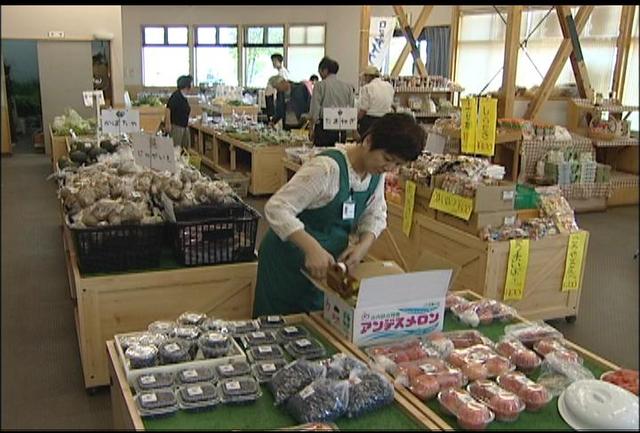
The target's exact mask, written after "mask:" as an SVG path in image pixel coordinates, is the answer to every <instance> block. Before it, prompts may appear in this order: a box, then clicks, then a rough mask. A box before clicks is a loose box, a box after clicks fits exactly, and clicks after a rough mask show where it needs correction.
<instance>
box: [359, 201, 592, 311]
mask: <svg viewBox="0 0 640 433" xmlns="http://www.w3.org/2000/svg"><path fill="white" fill-rule="evenodd" d="M388 209H389V210H388V218H387V225H388V230H389V232H390V234H391V236H392V237H393V239H394V241H395V243H396V244H397V246H398V247H399V250H400V251H401V254H402V255H403V259H404V262H405V263H406V264H407V266H406V269H407V270H408V271H410V272H411V271H419V270H421V269H419V268H418V266H417V264H418V261H419V258H420V254H421V252H422V251H428V252H429V253H432V254H435V255H437V256H439V257H442V258H444V259H446V260H448V261H450V262H453V263H455V264H457V265H458V266H460V268H461V270H460V272H459V275H458V277H457V278H456V281H455V284H454V287H453V290H472V291H474V292H476V293H478V294H479V295H481V296H484V297H487V298H493V299H498V300H502V298H503V294H504V285H505V276H506V269H507V260H508V257H509V242H485V241H482V240H481V239H480V238H479V237H477V236H473V235H471V234H469V233H465V232H463V231H461V230H458V229H456V228H454V227H451V226H449V225H447V224H443V223H441V222H439V221H436V220H435V219H433V218H430V217H428V216H426V215H423V214H421V213H419V212H418V213H414V219H413V226H412V229H411V232H410V235H409V237H407V236H406V235H405V234H404V233H403V232H402V207H400V206H397V205H394V204H392V203H389V204H388ZM568 240H569V236H568V235H557V236H552V237H548V238H545V239H541V240H538V241H533V240H532V241H530V245H529V248H530V250H529V267H528V272H527V279H526V283H525V289H524V297H523V299H522V300H520V301H516V302H514V301H509V302H507V303H508V304H509V305H512V306H513V307H515V308H516V309H517V310H518V311H519V312H520V313H521V314H522V315H523V316H525V317H527V318H529V319H532V320H548V319H555V318H563V317H572V316H576V315H577V314H578V305H579V301H580V295H581V291H582V290H581V287H582V276H581V278H580V285H579V286H580V288H579V289H578V290H575V291H570V292H562V290H561V287H562V278H563V276H564V266H565V258H566V252H567V245H568ZM587 247H588V237H587ZM587 249H588V248H585V257H583V267H582V274H583V275H584V268H585V266H586V252H587ZM392 251H393V248H392V246H391V245H389V242H388V239H385V238H383V237H381V238H380V239H379V240H378V241H376V242H375V243H374V245H373V247H372V248H371V250H370V254H371V255H372V256H373V257H375V258H377V259H379V260H394V256H393V255H392Z"/></svg>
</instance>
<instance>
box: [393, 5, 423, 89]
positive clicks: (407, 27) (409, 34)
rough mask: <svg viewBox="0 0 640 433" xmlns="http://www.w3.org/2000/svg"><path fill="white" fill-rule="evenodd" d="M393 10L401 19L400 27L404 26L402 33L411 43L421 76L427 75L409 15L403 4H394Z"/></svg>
mask: <svg viewBox="0 0 640 433" xmlns="http://www.w3.org/2000/svg"><path fill="white" fill-rule="evenodd" d="M393 10H394V12H395V13H396V16H397V17H398V20H399V21H400V27H401V28H402V33H404V37H405V39H406V40H407V42H408V43H409V44H410V45H411V54H412V55H413V61H414V62H415V63H416V65H418V73H419V74H420V76H421V77H426V76H427V75H428V74H427V68H425V67H424V63H422V59H420V53H419V52H418V47H417V45H416V41H415V39H414V38H413V32H412V31H411V26H410V25H409V22H408V21H407V16H406V15H405V13H404V8H403V7H402V6H395V5H394V6H393Z"/></svg>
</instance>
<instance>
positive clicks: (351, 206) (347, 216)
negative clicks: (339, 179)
mask: <svg viewBox="0 0 640 433" xmlns="http://www.w3.org/2000/svg"><path fill="white" fill-rule="evenodd" d="M355 217H356V203H355V202H354V201H353V188H351V190H350V191H349V199H348V200H347V201H345V202H344V203H342V219H343V220H352V219H354V218H355Z"/></svg>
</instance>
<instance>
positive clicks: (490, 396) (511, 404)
mask: <svg viewBox="0 0 640 433" xmlns="http://www.w3.org/2000/svg"><path fill="white" fill-rule="evenodd" d="M467 391H468V392H469V394H471V396H472V397H473V398H475V399H476V400H478V401H480V402H482V403H484V404H486V405H487V407H488V408H489V409H491V410H492V411H493V413H495V414H496V419H497V420H498V421H502V422H513V421H516V420H517V419H518V417H519V416H520V413H521V412H522V411H523V410H524V409H525V407H526V405H525V403H524V402H523V401H522V400H521V399H520V397H518V396H517V395H516V394H514V393H513V392H510V391H507V390H505V389H502V388H500V387H499V386H498V385H497V384H496V383H495V382H492V381H490V380H477V381H475V382H472V383H470V384H469V385H468V386H467Z"/></svg>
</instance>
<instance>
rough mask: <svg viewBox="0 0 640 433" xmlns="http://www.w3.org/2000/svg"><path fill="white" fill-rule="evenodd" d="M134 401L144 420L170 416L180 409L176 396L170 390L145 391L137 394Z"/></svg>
mask: <svg viewBox="0 0 640 433" xmlns="http://www.w3.org/2000/svg"><path fill="white" fill-rule="evenodd" d="M134 400H135V402H136V406H137V407H138V412H140V416H141V417H143V418H153V417H158V416H164V415H169V414H172V413H175V412H176V411H177V410H178V409H179V408H178V401H177V399H176V395H175V393H174V392H173V390H172V389H170V388H164V389H154V390H152V391H143V392H140V393H138V394H136V396H135V397H134Z"/></svg>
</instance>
